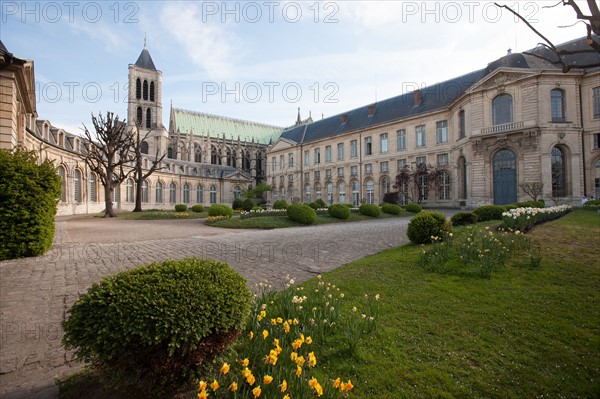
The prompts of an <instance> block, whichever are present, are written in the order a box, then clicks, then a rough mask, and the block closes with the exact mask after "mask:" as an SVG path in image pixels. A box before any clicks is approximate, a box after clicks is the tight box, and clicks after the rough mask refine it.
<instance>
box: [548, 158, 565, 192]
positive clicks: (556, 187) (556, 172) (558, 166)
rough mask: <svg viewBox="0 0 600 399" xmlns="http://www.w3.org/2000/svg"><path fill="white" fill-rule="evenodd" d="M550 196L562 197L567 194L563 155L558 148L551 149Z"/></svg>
mask: <svg viewBox="0 0 600 399" xmlns="http://www.w3.org/2000/svg"><path fill="white" fill-rule="evenodd" d="M551 162H552V167H551V168H552V196H553V197H555V198H557V197H558V198H560V197H564V196H565V195H566V194H567V190H566V189H567V187H566V186H567V185H566V179H565V178H566V173H565V172H566V170H565V169H566V164H565V153H564V152H563V150H561V149H560V148H558V147H553V148H552V161H551Z"/></svg>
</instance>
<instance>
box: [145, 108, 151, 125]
mask: <svg viewBox="0 0 600 399" xmlns="http://www.w3.org/2000/svg"><path fill="white" fill-rule="evenodd" d="M150 126H152V111H150V108H148V109H147V110H146V129H150Z"/></svg>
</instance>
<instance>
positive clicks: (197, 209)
mask: <svg viewBox="0 0 600 399" xmlns="http://www.w3.org/2000/svg"><path fill="white" fill-rule="evenodd" d="M192 212H196V213H200V212H204V206H203V205H200V204H196V205H194V206H193V207H192Z"/></svg>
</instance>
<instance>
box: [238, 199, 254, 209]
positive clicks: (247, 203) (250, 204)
mask: <svg viewBox="0 0 600 399" xmlns="http://www.w3.org/2000/svg"><path fill="white" fill-rule="evenodd" d="M255 206H256V202H254V200H252V199H251V198H246V199H245V200H243V201H242V208H241V209H243V210H245V211H246V212H250V211H251V210H252V208H254V207H255Z"/></svg>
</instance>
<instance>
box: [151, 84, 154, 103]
mask: <svg viewBox="0 0 600 399" xmlns="http://www.w3.org/2000/svg"><path fill="white" fill-rule="evenodd" d="M150 101H154V82H150Z"/></svg>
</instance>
